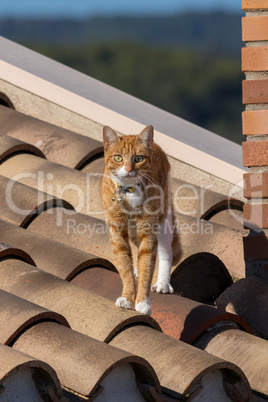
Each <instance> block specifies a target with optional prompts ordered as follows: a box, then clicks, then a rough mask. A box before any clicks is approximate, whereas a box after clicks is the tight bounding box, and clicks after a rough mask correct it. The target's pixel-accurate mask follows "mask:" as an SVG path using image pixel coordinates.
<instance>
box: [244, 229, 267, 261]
mask: <svg viewBox="0 0 268 402" xmlns="http://www.w3.org/2000/svg"><path fill="white" fill-rule="evenodd" d="M243 243H244V257H245V260H263V259H266V258H268V237H267V236H266V235H265V234H259V235H256V236H247V237H244V238H243Z"/></svg>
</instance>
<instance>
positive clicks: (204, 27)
mask: <svg viewBox="0 0 268 402" xmlns="http://www.w3.org/2000/svg"><path fill="white" fill-rule="evenodd" d="M240 18H241V16H240V15H239V14H229V13H223V12H211V13H193V12H191V13H184V14H179V15H174V16H162V17H159V16H157V17H156V16H152V17H132V16H126V17H110V18H103V17H101V18H100V17H99V18H97V17H96V18H89V19H84V20H78V19H49V20H48V19H30V20H25V19H21V20H19V19H2V20H1V19H0V35H2V36H4V37H6V38H8V39H11V40H14V41H16V42H18V43H23V44H25V43H33V42H39V43H41V42H42V43H46V44H47V43H53V44H70V45H71V44H75V43H80V44H82V43H93V42H107V41H131V42H139V43H142V44H150V45H157V46H169V47H184V48H190V49H195V50H196V51H199V52H202V53H203V52H204V53H209V54H215V55H217V54H221V55H224V54H226V55H229V56H231V55H232V56H234V57H240V48H241V23H240Z"/></svg>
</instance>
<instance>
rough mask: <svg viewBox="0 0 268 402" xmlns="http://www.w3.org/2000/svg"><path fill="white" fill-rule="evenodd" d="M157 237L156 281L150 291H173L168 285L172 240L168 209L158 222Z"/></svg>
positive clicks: (170, 216) (170, 218)
mask: <svg viewBox="0 0 268 402" xmlns="http://www.w3.org/2000/svg"><path fill="white" fill-rule="evenodd" d="M157 239H158V246H157V253H158V260H159V264H158V277H157V282H156V283H155V284H154V285H153V286H152V291H154V292H158V293H174V290H173V287H172V286H171V285H170V273H171V266H172V241H173V231H172V215H171V211H168V213H167V216H166V218H165V219H164V220H163V221H162V222H161V223H160V225H159V232H158V236H157Z"/></svg>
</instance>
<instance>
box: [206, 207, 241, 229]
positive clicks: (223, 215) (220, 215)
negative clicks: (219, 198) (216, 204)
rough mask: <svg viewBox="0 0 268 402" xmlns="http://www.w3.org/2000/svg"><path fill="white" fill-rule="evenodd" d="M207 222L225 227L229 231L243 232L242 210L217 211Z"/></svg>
mask: <svg viewBox="0 0 268 402" xmlns="http://www.w3.org/2000/svg"><path fill="white" fill-rule="evenodd" d="M208 220H209V221H210V222H213V223H218V224H219V225H224V226H227V227H228V228H230V229H235V230H240V231H242V232H243V231H244V218H243V211H242V210H241V211H240V210H237V209H226V210H224V211H219V212H217V213H216V214H215V215H213V216H212V217H211V218H209V219H208Z"/></svg>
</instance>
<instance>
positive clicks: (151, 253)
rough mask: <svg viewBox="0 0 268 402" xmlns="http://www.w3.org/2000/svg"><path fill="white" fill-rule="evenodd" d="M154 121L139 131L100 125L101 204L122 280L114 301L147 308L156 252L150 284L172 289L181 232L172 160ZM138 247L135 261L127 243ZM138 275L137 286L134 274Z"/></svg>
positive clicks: (162, 290)
mask: <svg viewBox="0 0 268 402" xmlns="http://www.w3.org/2000/svg"><path fill="white" fill-rule="evenodd" d="M153 136H154V132H153V127H152V126H147V127H145V129H144V130H143V131H142V132H141V133H140V134H139V135H123V136H118V135H117V134H116V132H115V131H114V130H112V129H111V128H110V127H107V126H106V127H104V128H103V143H104V152H105V169H104V175H103V179H102V204H103V209H104V212H105V217H106V221H107V225H108V227H109V233H110V241H111V244H112V247H113V251H114V255H115V262H116V268H117V269H118V272H119V274H120V276H121V279H122V282H123V293H122V297H119V298H118V299H117V300H116V303H115V304H116V306H118V307H123V308H131V307H132V305H133V304H134V302H135V309H136V310H137V311H139V312H140V313H143V314H151V308H150V303H149V296H150V289H151V282H152V277H153V272H154V268H155V264H156V256H157V254H158V260H159V266H158V279H157V282H156V283H155V284H154V285H153V286H152V290H153V291H156V292H159V293H173V288H172V286H171V285H170V271H171V266H172V265H173V264H176V263H177V262H178V260H179V257H180V243H179V236H178V233H177V230H176V226H175V225H174V222H175V219H174V214H173V207H172V200H171V188H170V165H169V162H168V159H167V156H166V154H165V153H164V151H163V150H162V149H161V148H160V147H159V146H158V145H157V144H155V143H154V140H153ZM130 240H131V241H133V243H134V244H136V246H137V247H138V264H137V265H138V267H137V268H135V267H134V265H133V259H132V252H131V246H130V242H129V241H130ZM137 276H138V289H137V290H136V282H135V278H136V277H137Z"/></svg>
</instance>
